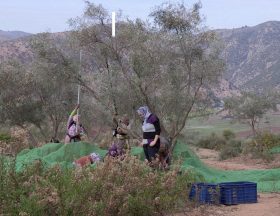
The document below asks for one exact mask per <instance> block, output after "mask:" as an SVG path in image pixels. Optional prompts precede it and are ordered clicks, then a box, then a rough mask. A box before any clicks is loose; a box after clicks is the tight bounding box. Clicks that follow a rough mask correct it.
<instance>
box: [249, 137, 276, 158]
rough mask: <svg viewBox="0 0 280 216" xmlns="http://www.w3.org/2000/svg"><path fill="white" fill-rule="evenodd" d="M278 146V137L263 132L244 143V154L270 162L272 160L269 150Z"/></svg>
mask: <svg viewBox="0 0 280 216" xmlns="http://www.w3.org/2000/svg"><path fill="white" fill-rule="evenodd" d="M279 145H280V136H279V135H275V134H272V133H269V132H263V133H259V134H257V136H256V137H255V138H253V139H252V140H250V141H248V142H246V143H245V146H244V153H245V154H251V155H252V156H253V157H254V158H262V159H264V160H267V161H271V160H273V158H274V156H273V154H272V152H271V149H273V148H274V147H276V146H279Z"/></svg>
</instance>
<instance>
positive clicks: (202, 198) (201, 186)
mask: <svg viewBox="0 0 280 216" xmlns="http://www.w3.org/2000/svg"><path fill="white" fill-rule="evenodd" d="M189 199H190V200H194V201H197V202H199V203H201V204H214V203H218V202H219V189H218V185H217V184H208V183H194V184H192V187H191V191H190V193H189Z"/></svg>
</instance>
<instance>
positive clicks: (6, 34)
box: [0, 30, 32, 42]
mask: <svg viewBox="0 0 280 216" xmlns="http://www.w3.org/2000/svg"><path fill="white" fill-rule="evenodd" d="M30 35H32V34H30V33H26V32H22V31H2V30H0V42H2V41H7V40H15V39H18V38H23V37H27V36H30Z"/></svg>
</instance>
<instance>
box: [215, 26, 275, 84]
mask: <svg viewBox="0 0 280 216" xmlns="http://www.w3.org/2000/svg"><path fill="white" fill-rule="evenodd" d="M216 31H217V32H218V34H219V35H220V36H221V38H222V40H223V41H224V46H225V50H224V57H225V61H226V64H227V70H226V73H225V77H224V78H226V79H227V80H229V81H230V82H231V83H233V84H234V85H235V86H237V87H238V88H241V89H244V88H254V89H262V88H265V87H266V86H269V87H270V88H271V87H280V59H279V56H280V37H279V35H280V22H278V21H270V22H265V23H262V24H259V25H257V26H253V27H247V26H245V27H242V28H236V29H223V30H216Z"/></svg>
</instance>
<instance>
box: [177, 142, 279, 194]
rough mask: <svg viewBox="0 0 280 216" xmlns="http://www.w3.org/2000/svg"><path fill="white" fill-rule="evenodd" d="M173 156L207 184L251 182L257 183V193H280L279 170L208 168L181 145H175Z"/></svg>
mask: <svg viewBox="0 0 280 216" xmlns="http://www.w3.org/2000/svg"><path fill="white" fill-rule="evenodd" d="M175 155H177V156H178V155H180V156H181V157H182V159H183V164H182V168H183V169H190V168H191V169H194V170H195V171H196V172H198V173H200V174H201V175H203V176H204V178H205V180H206V181H207V182H214V183H220V182H232V181H252V182H256V183H257V187H258V191H262V192H274V191H280V169H265V170H240V171H237V170H234V171H233V170H232V171H229V170H218V169H214V168H210V167H208V166H206V165H205V164H204V163H203V162H202V161H201V160H200V159H199V158H198V157H197V156H196V154H195V153H193V152H192V151H191V150H190V149H189V147H188V146H187V145H185V144H183V143H178V144H177V146H176V148H175Z"/></svg>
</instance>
